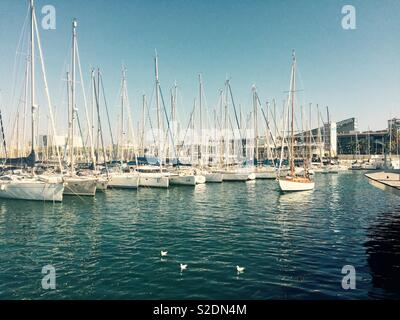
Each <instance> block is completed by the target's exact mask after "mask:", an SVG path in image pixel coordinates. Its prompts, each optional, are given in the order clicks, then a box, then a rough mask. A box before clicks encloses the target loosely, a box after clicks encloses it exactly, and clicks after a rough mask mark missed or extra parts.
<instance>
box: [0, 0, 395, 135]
mask: <svg viewBox="0 0 400 320" xmlns="http://www.w3.org/2000/svg"><path fill="white" fill-rule="evenodd" d="M35 2H36V7H37V17H38V19H39V21H40V20H41V19H42V17H43V15H42V14H41V12H40V11H41V8H42V7H43V6H44V5H48V4H51V5H53V6H54V7H55V8H56V19H57V20H56V29H55V30H43V29H41V30H40V32H41V37H42V46H43V50H44V54H45V59H46V67H47V73H48V79H49V87H50V92H51V95H52V98H53V101H54V104H55V105H57V106H61V107H62V108H65V106H63V99H65V98H63V97H64V96H65V94H64V92H65V81H64V78H65V75H64V72H65V70H66V69H65V68H66V65H65V64H66V63H68V59H69V56H70V53H69V50H70V43H71V40H70V38H71V35H70V32H71V21H72V18H74V17H75V18H77V19H78V42H79V49H80V54H81V61H82V67H83V71H84V73H85V77H86V80H88V76H89V70H90V67H91V66H96V67H97V66H98V67H100V68H101V69H102V72H103V75H104V81H105V85H106V91H107V96H108V100H109V104H110V108H113V110H112V113H113V115H114V116H115V115H116V114H117V109H116V108H117V107H116V103H117V100H116V99H117V95H118V88H119V85H120V74H121V65H122V63H124V64H125V65H126V67H127V69H128V90H129V95H130V100H131V105H132V108H133V109H134V111H133V113H134V115H137V114H138V113H137V110H138V109H139V108H140V107H139V103H140V100H141V95H142V94H143V93H146V94H147V95H149V96H150V95H151V91H152V88H153V84H154V66H153V58H154V50H155V48H157V51H158V54H159V58H160V81H161V86H162V88H163V91H164V94H165V95H167V92H168V90H169V89H170V88H171V87H172V86H173V83H174V81H175V80H176V81H177V83H178V86H179V88H180V93H181V96H182V99H181V103H180V105H179V108H180V114H181V115H184V119H182V120H185V121H186V120H187V116H185V115H188V114H189V112H190V109H191V108H192V104H193V99H194V98H195V97H196V96H197V94H198V83H197V75H198V73H199V72H201V73H202V74H203V79H204V84H205V90H206V95H207V101H208V105H209V106H212V105H213V104H215V103H216V101H217V96H218V89H219V88H222V87H223V85H224V80H225V78H226V76H227V75H229V77H231V85H232V89H233V92H234V95H235V100H236V103H237V104H239V103H240V104H242V106H243V108H244V109H246V108H247V109H250V106H251V86H252V85H253V84H256V86H257V88H258V92H259V96H260V97H261V99H262V100H263V101H266V100H268V101H271V100H272V99H273V98H275V99H276V100H277V101H278V103H279V105H281V104H282V100H283V99H284V98H285V93H284V91H285V90H286V91H287V90H288V86H289V74H290V62H291V51H292V49H295V50H296V54H297V59H298V64H299V71H300V75H301V81H300V82H299V86H300V89H302V90H304V91H302V92H301V93H299V95H300V97H299V101H301V102H302V103H304V104H307V105H308V103H309V102H312V103H313V104H317V103H318V104H319V105H320V106H321V107H325V106H329V108H330V112H331V116H332V119H333V120H334V121H338V120H341V119H344V118H347V117H353V116H354V117H357V118H358V119H359V124H360V129H367V128H368V127H370V128H371V129H382V128H386V124H387V119H388V118H389V117H393V116H400V107H399V104H400V59H399V58H400V41H399V40H400V39H399V36H400V19H399V17H400V1H398V0H362V1H361V0H347V1H340V0H297V1H295V0H279V1H278V0H273V1H272V0H230V1H224V0H201V1H200V0H185V1H183V0H168V1H161V0H158V1H151V0H149V1H144V0H141V1H136V0H113V1H110V0H85V1H82V0H68V1H67V0H36V1H35ZM345 4H351V5H353V6H354V7H355V8H356V17H357V20H356V21H357V29H356V30H344V29H343V28H342V26H341V19H342V17H343V15H342V13H341V9H342V6H343V5H345ZM27 8H28V1H27V0H1V1H0V43H1V45H0V58H1V60H0V89H1V91H2V96H3V98H2V102H1V104H2V111H3V113H4V114H5V118H6V119H9V117H10V115H11V114H12V112H13V110H15V108H16V102H15V100H14V102H12V92H13V81H12V79H13V72H14V71H13V70H14V69H15V68H14V67H13V66H14V61H15V56H16V55H15V50H16V47H17V43H18V39H19V36H20V32H21V28H22V25H23V23H24V19H25V16H26V13H27ZM18 56H19V57H17V58H18V59H21V54H20V53H19V54H18ZM18 59H17V60H18ZM21 70H22V71H23V68H22V69H21V68H20V69H19V71H18V72H19V73H22V72H21ZM86 82H87V81H86ZM86 86H87V84H86ZM20 87H21V86H20V83H19V86H17V89H16V90H17V92H18V93H17V94H16V96H18V95H19V92H20ZM38 95H39V98H38V99H39V104H43V105H44V100H43V93H42V92H40V93H38ZM64 103H65V101H64ZM61 107H59V109H58V122H59V125H60V126H61V127H62V123H64V122H65V121H64V122H63V121H62V120H63V119H65V118H63V116H62V111H61V110H60V109H61ZM136 120H138V119H136ZM6 121H7V120H6ZM61 122H62V123H61ZM65 125H66V123H65Z"/></svg>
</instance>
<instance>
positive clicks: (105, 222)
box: [0, 172, 400, 299]
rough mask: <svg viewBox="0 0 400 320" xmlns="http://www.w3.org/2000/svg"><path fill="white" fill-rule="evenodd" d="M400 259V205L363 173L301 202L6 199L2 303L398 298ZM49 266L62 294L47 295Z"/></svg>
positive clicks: (329, 183) (0, 246) (232, 193)
mask: <svg viewBox="0 0 400 320" xmlns="http://www.w3.org/2000/svg"><path fill="white" fill-rule="evenodd" d="M160 250H168V252H169V254H168V256H167V257H166V258H163V259H161V257H160ZM399 255H400V205H399V198H398V197H396V196H394V195H391V194H388V193H384V192H382V191H380V190H378V189H375V188H374V187H372V186H370V185H369V184H368V182H367V180H366V178H365V177H364V176H363V175H362V174H361V173H352V172H349V173H340V174H337V175H317V176H316V190H314V191H313V192H305V193H304V192H303V193H294V194H280V192H279V191H278V186H277V183H276V181H262V180H257V181H252V182H247V183H243V182H242V183H241V182H237V183H235V182H233V183H223V184H206V185H198V186H196V187H195V188H192V187H183V186H182V187H171V188H170V189H168V190H159V189H148V188H141V189H139V190H138V191H132V190H108V191H107V192H106V193H105V194H103V193H97V194H96V197H94V198H86V197H85V198H78V197H66V198H65V200H64V202H63V203H61V204H54V205H53V204H49V203H41V202H24V201H11V200H3V199H0V299H325V298H327V299H367V298H400V256H399ZM180 263H185V264H188V269H187V270H186V271H184V272H183V273H181V272H180V267H179V264H180ZM45 265H53V266H54V267H55V269H56V275H57V277H56V289H55V290H44V289H42V286H41V280H42V277H43V275H42V273H41V271H42V267H43V266H45ZM236 265H240V266H244V267H245V268H246V271H245V272H244V273H242V274H239V275H238V274H237V272H236ZM344 265H353V266H354V267H355V269H356V275H357V278H356V289H355V290H350V291H346V290H343V289H342V287H341V281H342V277H343V276H344V275H343V274H341V270H342V267H343V266H344Z"/></svg>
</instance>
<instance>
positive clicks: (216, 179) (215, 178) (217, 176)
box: [205, 173, 222, 183]
mask: <svg viewBox="0 0 400 320" xmlns="http://www.w3.org/2000/svg"><path fill="white" fill-rule="evenodd" d="M205 177H206V182H207V183H209V182H212V183H220V182H222V173H207V174H205Z"/></svg>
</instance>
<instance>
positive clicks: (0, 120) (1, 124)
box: [0, 110, 8, 164]
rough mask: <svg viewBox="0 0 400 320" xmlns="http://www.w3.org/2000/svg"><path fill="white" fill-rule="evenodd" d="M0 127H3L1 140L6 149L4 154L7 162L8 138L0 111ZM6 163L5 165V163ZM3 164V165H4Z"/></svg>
mask: <svg viewBox="0 0 400 320" xmlns="http://www.w3.org/2000/svg"><path fill="white" fill-rule="evenodd" d="M0 126H1V138H2V140H3V148H4V154H5V162H6V161H7V158H8V154H7V143H6V137H5V135H4V126H3V117H2V115H1V110H0ZM5 162H4V163H5ZM4 163H3V164H4Z"/></svg>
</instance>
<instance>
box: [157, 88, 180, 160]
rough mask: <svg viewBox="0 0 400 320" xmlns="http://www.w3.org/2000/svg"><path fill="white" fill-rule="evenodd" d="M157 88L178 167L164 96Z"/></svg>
mask: <svg viewBox="0 0 400 320" xmlns="http://www.w3.org/2000/svg"><path fill="white" fill-rule="evenodd" d="M158 88H159V89H160V96H161V102H162V104H163V107H164V108H163V109H164V115H165V118H166V119H167V125H168V127H167V131H169V133H170V137H171V141H172V148H173V150H174V155H175V158H177V160H178V166H179V159H178V157H177V154H176V150H175V141H174V137H173V134H172V130H171V126H170V123H169V120H168V114H167V109H166V108H165V103H164V96H163V94H162V90H161V87H160V86H158Z"/></svg>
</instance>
